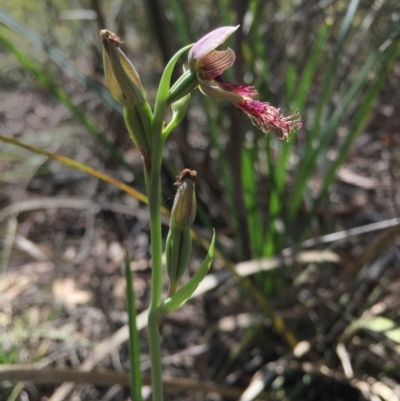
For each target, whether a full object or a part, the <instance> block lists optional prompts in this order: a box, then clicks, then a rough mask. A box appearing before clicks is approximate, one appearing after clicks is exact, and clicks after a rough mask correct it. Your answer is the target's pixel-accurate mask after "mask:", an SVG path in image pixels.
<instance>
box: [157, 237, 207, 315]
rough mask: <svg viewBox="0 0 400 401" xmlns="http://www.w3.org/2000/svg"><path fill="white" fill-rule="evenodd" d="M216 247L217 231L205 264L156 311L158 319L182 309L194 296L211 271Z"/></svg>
mask: <svg viewBox="0 0 400 401" xmlns="http://www.w3.org/2000/svg"><path fill="white" fill-rule="evenodd" d="M214 247H215V231H214V232H213V238H212V241H211V244H210V248H209V249H208V253H207V256H206V258H205V259H204V261H203V263H202V264H201V266H200V268H199V270H197V272H196V273H195V275H194V276H193V277H192V278H191V279H190V280H189V282H187V283H186V284H185V285H184V286H183V287H182V288H180V289H179V290H178V291H177V292H176V293H175V294H174V295H173V296H172V297H170V298H167V299H166V300H165V301H164V302H163V303H162V304H161V305H160V307H159V308H158V309H157V310H156V311H155V314H156V315H157V317H161V316H164V315H166V314H167V313H169V312H172V311H174V310H176V309H178V308H180V307H181V306H182V305H184V304H185V303H186V302H187V300H188V299H189V298H190V297H191V296H192V294H193V293H194V292H195V291H196V289H197V287H198V286H199V285H200V283H201V282H202V281H203V279H204V277H205V276H206V274H207V272H208V270H209V269H210V266H211V262H212V259H213V255H214Z"/></svg>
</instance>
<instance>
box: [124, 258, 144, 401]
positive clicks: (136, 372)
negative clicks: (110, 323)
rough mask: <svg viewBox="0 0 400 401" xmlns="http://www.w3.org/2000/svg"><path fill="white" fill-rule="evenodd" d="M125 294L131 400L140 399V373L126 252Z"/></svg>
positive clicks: (133, 304) (134, 305)
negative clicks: (127, 318)
mask: <svg viewBox="0 0 400 401" xmlns="http://www.w3.org/2000/svg"><path fill="white" fill-rule="evenodd" d="M125 277H126V295H127V301H128V316H129V361H130V364H131V372H130V388H131V397H132V400H133V401H143V399H142V373H141V371H140V356H139V355H140V347H139V332H138V329H137V326H136V317H137V315H136V302H135V287H134V285H133V276H132V271H131V261H130V258H129V255H128V253H126V256H125Z"/></svg>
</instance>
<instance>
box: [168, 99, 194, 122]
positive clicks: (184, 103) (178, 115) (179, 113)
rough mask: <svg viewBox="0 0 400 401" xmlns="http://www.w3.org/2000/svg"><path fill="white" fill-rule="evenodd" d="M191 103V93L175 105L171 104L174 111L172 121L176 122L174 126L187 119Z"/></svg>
mask: <svg viewBox="0 0 400 401" xmlns="http://www.w3.org/2000/svg"><path fill="white" fill-rule="evenodd" d="M189 103H190V93H188V94H187V95H186V96H184V97H182V98H181V99H179V100H178V101H176V102H175V103H172V104H171V109H172V121H173V122H174V125H175V126H176V125H178V124H180V123H181V122H182V120H183V119H184V118H185V115H186V112H187V109H188V107H189Z"/></svg>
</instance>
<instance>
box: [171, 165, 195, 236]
mask: <svg viewBox="0 0 400 401" xmlns="http://www.w3.org/2000/svg"><path fill="white" fill-rule="evenodd" d="M196 175H197V172H196V171H193V170H189V169H185V170H183V171H182V173H181V174H179V176H178V177H177V179H176V182H175V185H177V186H178V192H177V193H176V196H175V201H174V206H173V207H172V212H171V222H170V227H171V229H173V230H179V231H183V230H186V229H189V228H190V226H191V225H192V223H193V221H194V218H195V216H196V195H195V193H194V188H195V184H194V181H195V179H196Z"/></svg>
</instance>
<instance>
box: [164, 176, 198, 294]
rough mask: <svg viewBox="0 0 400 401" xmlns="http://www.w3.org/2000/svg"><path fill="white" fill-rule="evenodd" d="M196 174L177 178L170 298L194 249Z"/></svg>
mask: <svg viewBox="0 0 400 401" xmlns="http://www.w3.org/2000/svg"><path fill="white" fill-rule="evenodd" d="M196 174H197V173H196V172H195V171H192V170H189V169H185V170H183V171H182V173H181V174H180V175H179V176H178V177H177V181H176V183H175V184H176V185H178V186H179V188H178V192H177V194H176V197H175V201H174V206H173V208H172V213H171V220H170V229H169V233H168V237H167V243H166V249H165V252H166V259H167V272H168V276H169V280H170V288H169V294H168V296H171V295H172V294H174V293H175V291H176V289H177V286H178V283H179V281H180V279H181V278H182V276H183V273H184V272H185V270H186V269H187V266H188V264H189V259H190V252H191V249H192V237H191V235H190V227H191V225H192V223H193V221H194V218H195V216H196V197H195V192H194V188H195V184H194V180H195V177H196Z"/></svg>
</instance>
